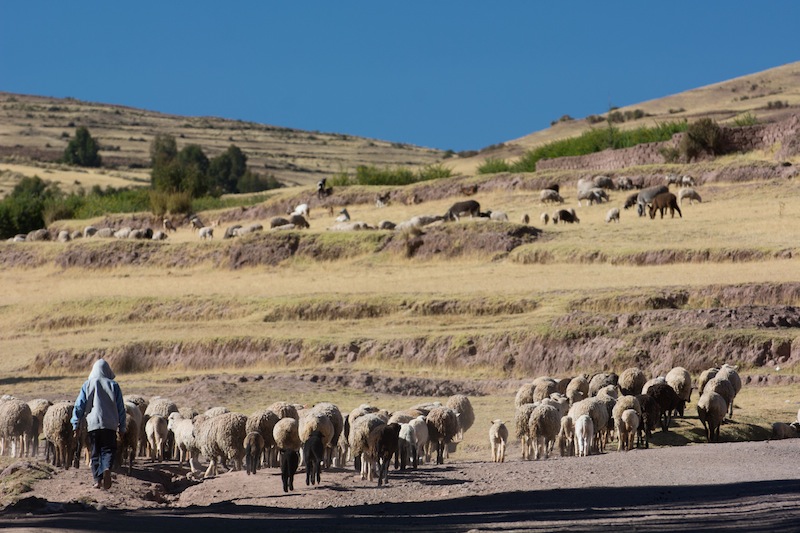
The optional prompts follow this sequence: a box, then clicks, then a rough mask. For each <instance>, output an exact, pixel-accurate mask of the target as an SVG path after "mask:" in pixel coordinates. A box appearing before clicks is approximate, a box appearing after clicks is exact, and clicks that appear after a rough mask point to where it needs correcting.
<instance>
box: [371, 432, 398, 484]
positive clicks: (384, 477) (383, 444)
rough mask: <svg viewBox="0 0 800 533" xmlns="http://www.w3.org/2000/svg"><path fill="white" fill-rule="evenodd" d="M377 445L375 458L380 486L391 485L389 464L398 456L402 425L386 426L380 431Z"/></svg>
mask: <svg viewBox="0 0 800 533" xmlns="http://www.w3.org/2000/svg"><path fill="white" fill-rule="evenodd" d="M377 431H378V438H377V442H376V444H375V456H376V459H377V462H378V486H379V487H380V486H381V485H383V484H387V483H389V464H390V463H391V461H392V456H393V455H397V452H398V449H397V447H398V443H399V441H400V424H395V423H391V424H386V425H385V426H381V427H380V428H379V429H378V430H377Z"/></svg>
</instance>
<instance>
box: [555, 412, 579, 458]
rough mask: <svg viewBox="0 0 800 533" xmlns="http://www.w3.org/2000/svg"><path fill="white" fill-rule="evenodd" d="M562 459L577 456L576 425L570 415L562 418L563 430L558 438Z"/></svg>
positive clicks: (559, 432)
mask: <svg viewBox="0 0 800 533" xmlns="http://www.w3.org/2000/svg"><path fill="white" fill-rule="evenodd" d="M556 442H557V443H558V450H559V452H560V453H561V456H562V457H569V456H572V455H575V423H574V421H573V420H572V417H571V416H569V415H566V416H562V417H561V429H560V430H559V431H558V436H557V437H556Z"/></svg>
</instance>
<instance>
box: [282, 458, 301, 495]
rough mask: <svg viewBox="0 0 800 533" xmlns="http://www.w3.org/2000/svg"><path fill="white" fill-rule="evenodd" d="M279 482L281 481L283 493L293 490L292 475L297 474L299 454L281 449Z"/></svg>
mask: <svg viewBox="0 0 800 533" xmlns="http://www.w3.org/2000/svg"><path fill="white" fill-rule="evenodd" d="M280 453H281V481H283V492H289V491H290V490H294V475H295V474H296V473H297V466H298V465H299V464H300V454H299V453H298V452H297V451H295V450H284V449H281V451H280Z"/></svg>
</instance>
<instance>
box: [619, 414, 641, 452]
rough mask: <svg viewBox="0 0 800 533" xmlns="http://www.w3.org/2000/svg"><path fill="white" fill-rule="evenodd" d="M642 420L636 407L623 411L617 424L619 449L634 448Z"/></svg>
mask: <svg viewBox="0 0 800 533" xmlns="http://www.w3.org/2000/svg"><path fill="white" fill-rule="evenodd" d="M640 420H641V417H640V416H639V413H637V412H636V411H635V410H634V409H626V410H625V411H623V412H622V416H621V417H620V421H619V424H618V425H617V439H618V440H619V445H618V448H617V451H622V450H623V449H625V450H627V451H630V450H631V449H633V445H634V441H635V439H636V432H637V431H638V429H639V422H640Z"/></svg>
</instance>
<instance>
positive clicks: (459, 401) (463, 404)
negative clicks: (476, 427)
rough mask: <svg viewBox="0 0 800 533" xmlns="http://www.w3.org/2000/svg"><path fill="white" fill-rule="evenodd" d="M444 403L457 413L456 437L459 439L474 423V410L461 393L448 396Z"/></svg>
mask: <svg viewBox="0 0 800 533" xmlns="http://www.w3.org/2000/svg"><path fill="white" fill-rule="evenodd" d="M446 405H447V407H449V408H450V409H452V410H453V411H455V412H456V414H457V415H458V435H457V436H456V438H457V440H461V439H463V438H464V433H466V432H467V430H469V428H471V427H472V424H474V423H475V411H474V410H473V409H472V404H471V403H470V401H469V398H467V397H466V396H465V395H463V394H455V395H453V396H450V397H449V398H448V399H447V403H446Z"/></svg>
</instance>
